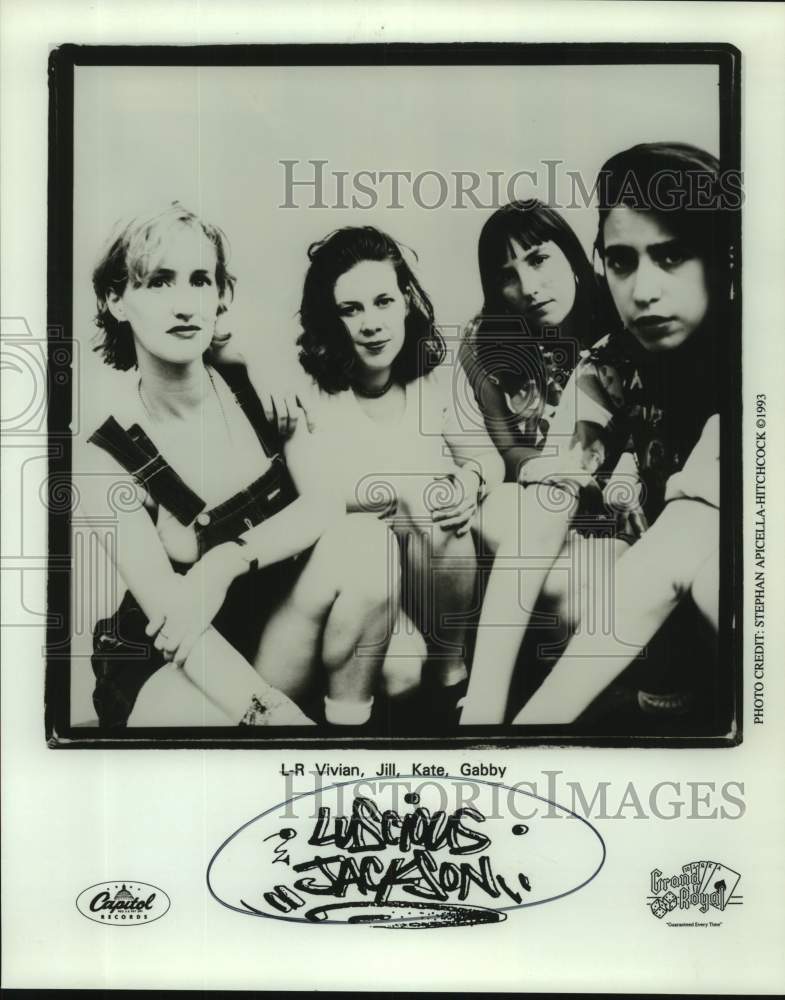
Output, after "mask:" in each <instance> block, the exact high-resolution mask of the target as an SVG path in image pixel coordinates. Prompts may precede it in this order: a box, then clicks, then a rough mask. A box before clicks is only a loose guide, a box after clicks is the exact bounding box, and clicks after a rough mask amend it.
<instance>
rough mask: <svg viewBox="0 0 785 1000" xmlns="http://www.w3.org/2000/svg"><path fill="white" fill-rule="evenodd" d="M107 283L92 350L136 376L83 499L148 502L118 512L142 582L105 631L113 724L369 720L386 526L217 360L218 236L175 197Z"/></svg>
mask: <svg viewBox="0 0 785 1000" xmlns="http://www.w3.org/2000/svg"><path fill="white" fill-rule="evenodd" d="M93 286H94V290H95V293H96V298H97V304H98V315H97V318H96V323H97V325H98V326H99V328H100V329H101V331H102V333H103V337H102V340H101V343H100V344H99V345H98V348H97V349H98V350H100V351H101V352H102V354H103V358H104V361H105V362H106V363H107V364H108V365H110V366H111V367H113V368H116V369H119V370H121V371H130V370H131V369H135V372H134V374H133V375H132V376H131V378H130V380H129V381H128V383H127V387H128V389H127V392H126V394H125V395H124V396H123V395H122V394H118V396H116V397H115V398H114V399H113V400H112V415H111V416H109V417H108V418H107V419H106V420H105V421H104V422H103V423H102V424H101V426H100V427H99V428H98V429H97V430H96V431H95V432H94V433H93V434H92V435H91V436H90V438H89V440H88V442H87V443H85V444H84V445H83V447H82V448H81V449H80V452H79V455H78V458H79V463H78V464H79V465H80V466H81V468H82V470H83V471H84V472H85V473H86V475H85V476H84V477H83V481H84V483H85V488H84V490H83V493H82V498H81V504H82V506H83V508H84V510H85V512H86V514H87V516H88V519H90V520H91V521H92V522H93V523H95V524H96V526H99V525H102V524H103V523H105V518H106V507H107V494H106V492H105V490H106V484H107V482H109V483H110V486H111V489H110V492H111V493H112V496H113V497H117V496H118V493H117V490H118V489H120V491H121V492H122V493H123V494H124V496H125V498H126V499H127V498H128V497H129V496H132V495H134V496H135V497H136V498H137V500H138V502H132V503H128V502H126V503H123V504H122V505H115V506H114V507H113V509H112V514H113V516H114V519H115V523H116V537H115V540H114V549H113V551H112V552H111V556H112V558H113V560H114V563H115V566H116V569H117V572H118V574H119V576H120V578H121V580H122V583H123V584H124V586H125V587H126V588H127V590H126V592H125V595H124V597H123V599H122V601H121V603H120V605H119V607H118V609H117V610H116V612H115V613H114V614H113V615H112V616H111V617H110V618H108V619H106V620H104V621H102V622H99V623H98V625H97V626H96V631H95V636H94V655H93V669H94V672H95V675H96V688H95V693H94V696H93V701H94V704H95V707H96V711H97V713H98V722H99V726H100V727H101V728H104V729H107V730H116V729H123V728H125V727H126V726H127V725H129V724H130V725H134V726H144V725H147V726H150V725H157V726H160V725H179V726H182V725H217V726H227V725H232V724H241V725H247V726H267V725H272V726H275V725H295V726H297V725H309V724H312V722H313V720H314V719H317V720H321V719H322V718H324V719H325V720H326V721H327V722H328V723H332V724H336V725H362V723H364V722H365V721H366V715H365V710H366V706H367V704H368V699H369V697H370V694H369V692H370V691H372V689H373V687H374V684H375V681H376V674H377V673H378V670H379V668H380V666H381V661H382V659H383V657H384V651H385V648H386V637H387V635H388V632H389V627H388V621H387V618H388V616H389V613H390V610H389V609H390V607H391V605H393V604H394V603H395V594H394V592H393V593H391V591H390V588H389V580H388V577H387V574H386V573H384V572H382V571H380V565H382V566H383V565H384V558H386V557H387V553H386V547H385V543H386V533H385V532H384V531H382V530H381V529H380V527H379V526H378V525H377V524H376V522H375V520H374V519H369V518H362V517H355V518H346V517H345V514H344V508H343V505H342V503H341V501H340V499H339V498H338V497H337V496H336V495H335V494H334V493H332V492H331V491H330V489H329V485H328V482H329V481H328V479H327V477H326V476H325V475H323V474H321V470H322V469H323V466H324V464H325V456H324V455H322V454H320V453H319V452H318V451H317V450H315V449H314V448H312V447H310V446H309V442H308V440H307V438H308V435H307V433H306V432H305V429H304V428H301V434H300V435H299V436H298V434H297V433H295V435H294V438H293V439H292V442H291V443H292V444H293V443H294V441H295V440H296V441H297V449H296V456H295V457H294V458H291V459H290V455H289V450H288V447H287V448H284V447H283V444H282V441H281V439H280V437H279V435H278V430H277V428H276V427H275V426H273V425H272V424H271V423H270V422H269V421H268V420H267V419H266V418H265V416H264V413H263V410H262V406H261V403H260V401H259V399H258V397H257V395H256V393H255V391H254V389H253V386H252V384H251V381H250V379H249V377H248V373H247V371H246V369H245V367H244V366H243V365H221V364H218V363H216V362H215V360H214V358H213V351H212V346H211V345H212V343H213V338H214V335H215V326H216V319H217V317H218V316H219V315H220V314H221V313H223V312H224V311H225V310H226V308H227V307H228V305H229V303H230V302H231V299H232V296H233V292H234V279H233V277H232V276H231V274H230V273H229V271H228V266H227V244H226V239H225V237H224V235H223V233H222V232H221V231H220V230H219V229H217V228H216V227H215V226H213V225H211V224H209V223H207V222H204V221H203V220H202V219H200V218H199V217H198V216H196V215H195V214H194V213H192V212H190V211H188V210H187V209H185V208H183V206H181V205H180V204H179V203H176V202H175V203H174V204H172V205H171V206H170V207H169V208H167V209H166V210H164V211H162V212H159V213H155V214H151V215H147V216H140V217H137V218H134V219H132V220H130V221H128V222H126V223H124V224H121V225H120V226H118V227H117V228H116V230H115V232H114V233H113V234H112V236H111V237H110V239H109V242H108V243H107V246H106V248H105V250H104V252H103V254H102V256H101V258H100V260H99V263H98V265H97V266H96V268H95V271H94V276H93ZM300 437H303V438H305V440H303V441H300ZM298 461H300V462H302V463H304V464H305V469H304V468H303V465H298ZM347 548H352V549H353V550H355V551H356V553H357V557H356V558H355V559H354V560H353V561H352V563H351V564H350V565H347V563H346V562H345V560H342V559H341V553H342V552H344V551H345V550H346V549H347ZM358 649H363V650H365V652H364V653H363V655H359V654H358ZM369 650H370V652H369ZM167 663H168V664H171V666H172V669H171V670H161V667H163V666H164V665H165V664H167ZM321 668H323V670H322V669H321ZM322 700H323V702H324V708H323V709H322V708H321V706H320V702H321V701H322ZM358 706H359V711H358ZM304 709H305V710H306V711H304ZM322 713H323V714H322Z"/></svg>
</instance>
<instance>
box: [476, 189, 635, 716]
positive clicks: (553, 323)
mask: <svg viewBox="0 0 785 1000" xmlns="http://www.w3.org/2000/svg"><path fill="white" fill-rule="evenodd" d="M478 259H479V270H480V280H481V283H482V290H483V308H482V311H481V313H480V314H479V315H478V316H477V317H476V318H475V319H474V320H473V321H472V323H471V324H470V325H469V327H468V328H467V330H466V332H465V334H464V338H463V341H462V345H461V350H460V354H459V359H460V363H461V365H462V367H463V369H464V371H465V373H466V377H467V379H468V381H469V383H470V385H471V387H472V389H473V392H474V395H475V398H476V400H477V403H478V405H479V408H480V410H481V412H482V415H483V419H484V422H485V425H486V427H487V429H488V432H489V434H490V436H491V438H492V440H493V441H494V443H495V445H496V447H497V449H498V450H499V453H500V455H501V456H502V458H503V459H504V465H505V480H506V482H505V485H504V486H503V487H502V488H501V489H499V490H497V491H496V492H495V494H494V495H493V496H492V497H489V499H488V502H487V503H486V504H485V506H484V508H483V510H482V512H481V517H480V519H479V524H478V530H479V534H480V538H481V546H482V550H483V551H484V552H486V553H487V554H488V555H491V556H492V557H493V569H492V570H491V572H490V575H489V578H488V585H487V589H486V591H485V596H484V600H483V605H482V614H481V617H480V624H479V628H478V631H477V641H476V648H475V653H474V659H473V665H472V678H471V681H470V685H469V691H468V695H467V698H466V700H465V705H464V709H463V712H462V715H461V721H462V723H463V724H479V723H494V724H499V723H501V722H502V721H503V718H504V713H505V706H506V705H507V700H508V696H509V691H510V685H511V682H512V679H513V675H514V673H515V669H516V665H517V663H518V660H519V654H520V652H521V643H522V640H523V636H524V633H525V630H526V625H527V624H528V621H529V616H530V614H531V613H532V610H533V609H534V608H535V606H537V607H538V610H540V611H542V612H545V613H546V614H547V615H548V616H549V620H550V621H551V622H558V623H559V624H557V625H556V626H555V627H554V626H553V625H551V626H549V627H548V632H547V642H549V643H550V644H551V646H553V645H554V644H555V643H557V642H558V641H559V640H560V639H561V640H563V639H564V637H565V636H564V630H565V628H566V627H567V625H566V623H567V620H568V618H569V617H570V616H572V615H574V610H575V607H576V605H577V604H578V603H579V601H580V595H581V594H582V593H585V592H586V590H587V588H588V587H589V586H590V583H589V580H588V576H587V572H588V568H589V567H592V566H593V565H594V564H595V563H597V562H600V563H602V564H604V565H605V566H607V565H608V564H609V562H610V561H611V560H613V559H615V558H616V556H617V555H618V552H619V551H620V549H621V548H623V547H624V542H623V541H620V540H619V539H618V538H616V537H607V535H608V527H609V525H610V524H612V523H616V521H617V520H618V519H619V517H620V514H619V513H618V512H613V511H609V510H608V509H607V508H606V507H605V505H604V504H603V501H602V495H601V491H600V490H598V489H590V488H589V487H588V484H587V488H586V489H585V490H584V491H583V494H582V497H581V504H580V508H579V507H578V505H577V504H576V503H574V502H573V501H572V499H571V498H569V497H562V496H561V495H560V494H559V495H558V496H557V497H556V504H557V507H559V508H561V509H560V510H558V511H557V512H556V516H554V512H553V510H552V509H551V508H552V506H553V503H552V500H551V498H550V497H549V496H546V495H545V494H544V493H543V491H538V490H536V489H534V488H532V489H527V490H524V489H521V486H523V485H525V483H526V482H527V468H528V467H529V466H531V464H532V463H534V464H535V466H536V463H537V460H538V459H539V457H540V456H541V455H542V454H543V450H544V448H545V445H546V441H547V442H548V447H549V448H550V449H551V450H552V449H553V447H554V443H555V442H556V441H558V440H559V439H560V438H562V437H563V436H564V435H565V434H567V435H569V434H571V433H572V426H571V425H570V426H567V424H568V422H569V418H568V417H567V416H565V411H566V409H567V407H566V405H565V403H563V402H562V397H563V394H564V392H565V387H566V386H567V385H568V383H569V380H570V378H571V376H572V373H573V371H574V369H575V367H576V365H577V364H578V361H579V359H580V357H581V354H582V353H585V351H586V349H587V348H588V346H589V345H590V344H592V343H593V342H594V341H595V340H596V339H597V336H598V335H599V332H600V328H601V320H600V312H601V310H600V301H601V300H600V295H599V286H598V282H597V277H596V275H595V272H594V269H593V267H592V265H591V263H590V261H589V259H588V257H587V255H586V251H585V250H584V249H583V246H582V244H581V242H580V240H579V239H578V237H577V236H576V234H575V232H574V231H573V230H572V229H571V227H570V226H569V225H568V224H567V222H566V221H565V220H564V219H563V218H562V216H561V215H560V214H559V213H558V212H557V211H556V210H555V209H553V208H551V207H550V206H548V205H545V204H543V203H542V202H540V201H537V200H534V199H533V200H530V201H515V202H511V203H509V204H507V205H504V206H503V207H502V208H500V209H499V210H498V211H496V212H494V214H493V215H492V216H491V217H490V218H489V219H488V220H487V222H486V223H485V225H484V226H483V228H482V231H481V233H480V238H479V243H478ZM585 460H586V461H587V462H588V463H590V464H592V465H594V466H595V467H596V464H597V462H598V457H597V456H596V455H594V454H592V453H591V449H590V451H589V453H588V454H587V455H586V456H585ZM571 519H572V520H571ZM570 523H572V525H573V529H574V530H572V531H569V533H568V532H567V530H566V526H567V525H569V524H570ZM595 550H596V552H597V553H598V554H595ZM587 552H590V555H589V557H588V558H587V557H586V553H587ZM557 557H559V561H558V566H556V567H555V568H554V562H555V561H556V559H557ZM564 563H575V564H578V565H579V566H580V567H581V570H580V572H579V573H578V574H573V575H572V578H571V579H570V578H569V577H567V576H566V575H565V574H564V572H563V571H562V569H561V566H562V564H564ZM543 641H544V642H545V641H546V640H543ZM539 669H541V665H540V664H539V663H538V664H532V663H529V664H528V670H527V673H528V674H529V675H530V676H529V677H527V678H524V679H523V682H524V684H526V683H529V682H530V680H531V676H533V675H535V674H536V672H537V670H539Z"/></svg>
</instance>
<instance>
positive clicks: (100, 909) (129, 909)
mask: <svg viewBox="0 0 785 1000" xmlns="http://www.w3.org/2000/svg"><path fill="white" fill-rule="evenodd" d="M170 905H171V902H170V900H169V897H168V896H167V895H166V893H165V892H164V891H163V889H159V888H158V887H157V886H154V885H148V884H147V883H146V882H130V881H127V880H126V881H121V880H119V879H118V880H117V881H116V882H100V883H98V885H91V886H90V887H89V888H88V889H84V890H82V892H80V893H79V895H78V896H77V897H76V908H77V910H79V912H80V913H81V914H82V916H84V917H87V919H88V920H95V922H96V923H99V924H112V925H114V926H115V927H116V926H124V927H135V926H136V927H138V926H139V925H140V924H145V923H147V924H149V923H151V922H152V921H153V920H159V919H160V918H161V917H162V916H163V915H164V914H165V913H166V912H167V910H168V909H169V907H170Z"/></svg>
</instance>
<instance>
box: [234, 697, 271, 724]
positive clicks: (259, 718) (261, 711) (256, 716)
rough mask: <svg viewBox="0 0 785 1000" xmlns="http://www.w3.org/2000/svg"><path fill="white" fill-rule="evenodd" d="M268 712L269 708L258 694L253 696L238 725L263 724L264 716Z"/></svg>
mask: <svg viewBox="0 0 785 1000" xmlns="http://www.w3.org/2000/svg"><path fill="white" fill-rule="evenodd" d="M266 714H267V709H266V708H265V706H264V705H263V704H262V703H261V702H260V701H259V699H258V698H257V697H256V695H253V696H252V697H251V704H250V705H249V706H248V708H247V709H246V711H245V714H244V715H243V717H242V719H240V721H239V722H238V723H237V725H238V726H263V725H264V724H265V723H264V717H265V715H266Z"/></svg>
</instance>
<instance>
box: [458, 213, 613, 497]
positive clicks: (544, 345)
mask: <svg viewBox="0 0 785 1000" xmlns="http://www.w3.org/2000/svg"><path fill="white" fill-rule="evenodd" d="M477 255H478V260H479V270H480V281H481V283H482V291H483V305H482V310H481V312H480V313H479V315H478V316H477V317H475V319H474V320H473V321H472V323H471V324H470V325H469V327H468V329H467V330H466V332H465V334H464V337H463V341H462V346H461V351H460V361H461V364H462V365H463V367H464V369H465V371H466V375H467V378H468V379H469V382H470V384H471V386H472V388H473V390H474V393H475V396H476V398H477V401H478V404H479V406H480V409H481V411H482V414H483V416H484V418H485V423H486V426H487V428H488V432H489V433H490V435H491V438H492V439H493V441H494V444H495V445H496V447H497V448H498V450H499V453H500V454H501V455H502V457H503V458H504V463H505V473H506V475H505V478H506V480H507V481H508V482H517V481H518V479H519V476H520V471H521V467H522V464H523V463H524V462H526V461H527V460H528V459H530V458H532V457H534V456H535V455H537V454H539V452H540V448H541V447H542V444H543V442H544V440H545V438H546V437H547V434H548V429H549V426H550V421H551V420H552V419H553V414H554V412H555V409H556V407H557V405H558V403H559V400H560V398H561V394H562V392H563V390H564V386H565V385H566V383H567V380H568V379H569V377H570V375H571V374H572V371H573V369H574V367H575V365H576V364H577V362H578V356H579V353H580V351H581V349H582V348H584V347H586V346H589V345H590V344H592V343H593V342H594V340H595V339H596V336H597V281H596V276H595V274H594V270H593V268H592V265H591V263H590V261H589V259H588V257H587V256H586V251H585V250H584V249H583V246H582V245H581V242H580V240H579V239H578V237H577V236H576V235H575V233H574V232H573V230H572V229H571V228H570V226H569V225H568V224H567V222H566V221H565V220H564V219H563V218H562V216H561V215H560V214H559V213H558V212H557V211H556V210H555V209H553V208H551V207H550V206H548V205H544V204H543V203H542V202H540V201H536V200H531V201H514V202H510V203H509V204H507V205H504V206H503V207H502V208H500V209H498V210H497V211H496V212H494V213H493V215H492V216H491V217H490V218H489V219H488V220H487V222H486V223H485V225H484V226H483V228H482V231H481V233H480V238H479V243H478V248H477Z"/></svg>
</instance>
